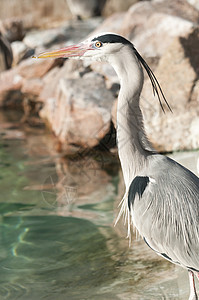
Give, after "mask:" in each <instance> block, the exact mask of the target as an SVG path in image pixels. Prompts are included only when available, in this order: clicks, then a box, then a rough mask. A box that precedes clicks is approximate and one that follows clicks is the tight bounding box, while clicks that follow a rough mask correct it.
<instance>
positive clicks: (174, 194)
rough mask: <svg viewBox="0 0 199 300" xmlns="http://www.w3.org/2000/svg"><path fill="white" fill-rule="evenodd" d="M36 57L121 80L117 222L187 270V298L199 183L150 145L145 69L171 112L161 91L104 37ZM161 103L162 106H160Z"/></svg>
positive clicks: (130, 49) (196, 263)
mask: <svg viewBox="0 0 199 300" xmlns="http://www.w3.org/2000/svg"><path fill="white" fill-rule="evenodd" d="M38 57H39V58H47V57H75V58H79V59H87V58H89V59H93V60H98V61H107V62H109V63H110V64H111V65H112V66H113V68H114V69H115V71H116V73H117V75H118V77H119V79H120V84H121V88H120V92H119V97H118V106H117V140H118V153H119V158H120V162H121V167H122V171H123V176H124V181H125V185H126V193H125V195H124V197H123V199H122V201H121V208H120V212H119V215H118V218H117V220H118V219H119V218H120V217H121V215H122V214H124V217H125V220H126V222H127V223H128V236H129V237H130V225H131V221H132V222H133V223H134V225H135V227H136V228H137V230H138V231H139V233H140V235H141V236H142V237H143V238H144V240H145V241H146V243H147V244H148V245H149V247H151V248H152V249H153V250H154V251H156V252H157V253H158V254H159V255H161V256H162V257H164V258H166V259H168V260H170V261H171V262H173V263H176V264H177V265H180V266H182V267H184V268H186V269H187V270H188V271H189V280H190V297H189V300H196V299H198V298H197V294H196V290H195V284H194V274H195V275H196V276H197V277H198V278H199V178H198V177H197V176H196V175H194V174H193V173H192V172H190V171H189V170H188V169H186V168H184V167H183V166H181V165H180V164H178V163H176V162H175V161H173V160H172V159H170V158H167V157H165V156H163V155H160V154H158V153H157V152H156V151H155V149H154V148H153V147H152V146H151V144H150V142H149V140H148V138H147V136H146V134H145V131H144V125H143V116H142V112H141V109H140V103H139V101H140V94H141V91H142V87H143V81H144V76H143V68H142V66H143V67H144V68H145V69H146V71H147V73H148V75H149V78H150V80H151V83H152V87H153V91H154V93H156V94H157V96H158V99H159V102H160V104H161V107H162V108H163V109H164V104H165V105H166V106H167V107H168V108H169V109H170V110H171V108H170V106H169V104H168V103H167V101H166V99H165V97H164V94H163V92H162V90H161V87H160V85H159V83H158V81H157V79H156V77H155V75H154V74H153V72H152V71H151V69H150V68H149V66H148V65H147V64H146V62H145V61H144V59H143V58H142V57H141V56H140V54H139V53H138V52H137V51H136V50H135V48H134V46H133V45H132V44H131V42H130V41H128V40H126V39H125V38H123V37H121V36H118V35H115V34H102V35H98V36H96V37H94V38H89V39H88V40H86V41H84V42H82V43H80V44H78V45H74V46H70V47H66V48H64V49H61V50H57V51H52V52H46V53H42V54H40V55H39V56H38ZM161 99H162V100H163V102H162V101H161Z"/></svg>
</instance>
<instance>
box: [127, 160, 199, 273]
mask: <svg viewBox="0 0 199 300" xmlns="http://www.w3.org/2000/svg"><path fill="white" fill-rule="evenodd" d="M147 178H148V179H147ZM136 181H137V182H136ZM135 183H136V184H135ZM129 207H130V209H131V215H132V219H133V222H134V224H135V226H136V227H137V229H138V231H139V232H140V234H141V235H142V236H143V237H144V238H145V240H146V242H147V243H148V245H149V246H150V247H151V248H152V249H154V250H155V251H156V252H158V253H159V254H161V255H162V256H164V257H165V258H167V259H170V260H171V261H173V262H175V263H178V264H180V265H182V266H183V267H187V268H192V269H195V270H199V178H198V177H197V176H196V175H194V174H193V173H192V172H191V171H189V170H188V169H186V168H184V167H183V166H181V165H180V164H178V163H177V162H175V161H173V160H172V159H170V158H168V157H165V156H162V155H153V156H152V157H151V159H150V163H149V166H148V168H147V172H146V173H145V174H144V175H142V176H137V177H136V178H135V179H134V180H133V182H132V183H131V186H130V189H129Z"/></svg>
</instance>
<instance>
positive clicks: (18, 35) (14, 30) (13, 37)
mask: <svg viewBox="0 0 199 300" xmlns="http://www.w3.org/2000/svg"><path fill="white" fill-rule="evenodd" d="M0 31H1V32H2V34H3V35H4V36H5V37H6V38H7V39H8V41H9V42H10V43H12V42H14V41H21V40H22V39H23V38H24V36H25V29H24V26H23V22H22V20H21V19H19V18H8V19H5V20H4V21H1V22H0Z"/></svg>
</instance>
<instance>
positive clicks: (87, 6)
mask: <svg viewBox="0 0 199 300" xmlns="http://www.w3.org/2000/svg"><path fill="white" fill-rule="evenodd" d="M105 2H106V0H84V1H82V0H67V4H68V7H69V8H70V11H71V13H72V15H73V16H75V17H81V18H83V19H84V18H91V17H94V16H100V15H101V12H102V10H103V7H104V4H105Z"/></svg>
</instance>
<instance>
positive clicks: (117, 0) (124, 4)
mask: <svg viewBox="0 0 199 300" xmlns="http://www.w3.org/2000/svg"><path fill="white" fill-rule="evenodd" d="M138 1H139V0H125V1H122V0H107V1H106V5H105V7H104V10H103V15H105V16H106V17H107V16H111V15H112V14H114V13H119V12H122V11H127V10H128V9H129V7H131V6H132V5H133V4H135V3H136V2H138Z"/></svg>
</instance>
